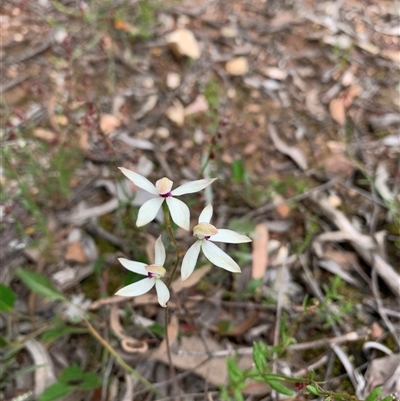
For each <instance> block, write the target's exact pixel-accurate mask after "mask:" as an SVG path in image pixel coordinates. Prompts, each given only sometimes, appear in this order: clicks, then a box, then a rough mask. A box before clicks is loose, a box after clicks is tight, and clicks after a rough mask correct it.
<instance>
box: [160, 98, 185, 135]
mask: <svg viewBox="0 0 400 401" xmlns="http://www.w3.org/2000/svg"><path fill="white" fill-rule="evenodd" d="M165 114H166V116H167V118H168V119H169V120H170V121H171V122H172V123H174V124H175V125H176V126H178V127H180V128H182V127H183V124H184V122H185V109H184V107H183V105H182V103H181V102H180V101H179V100H178V99H175V100H174V102H173V104H172V106H171V107H168V109H167V110H166V112H165Z"/></svg>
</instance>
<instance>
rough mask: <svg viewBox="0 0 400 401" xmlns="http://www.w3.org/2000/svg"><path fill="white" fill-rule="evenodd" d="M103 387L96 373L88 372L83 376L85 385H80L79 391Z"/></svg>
mask: <svg viewBox="0 0 400 401" xmlns="http://www.w3.org/2000/svg"><path fill="white" fill-rule="evenodd" d="M100 386H101V381H100V379H99V378H98V377H97V376H96V374H95V373H92V372H88V373H85V374H84V376H83V383H82V384H81V385H79V389H81V390H94V389H95V388H97V387H100Z"/></svg>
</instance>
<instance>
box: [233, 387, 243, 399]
mask: <svg viewBox="0 0 400 401" xmlns="http://www.w3.org/2000/svg"><path fill="white" fill-rule="evenodd" d="M233 396H234V397H235V400H236V401H244V398H243V395H242V392H241V391H240V390H239V389H237V388H235V389H234V390H233Z"/></svg>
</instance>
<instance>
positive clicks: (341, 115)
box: [329, 97, 346, 126]
mask: <svg viewBox="0 0 400 401" xmlns="http://www.w3.org/2000/svg"><path fill="white" fill-rule="evenodd" d="M329 111H330V113H331V117H332V118H333V119H334V120H335V121H336V122H337V123H338V124H339V125H341V126H344V125H345V124H346V110H345V108H344V99H343V98H341V97H338V98H336V99H332V100H331V102H330V103H329Z"/></svg>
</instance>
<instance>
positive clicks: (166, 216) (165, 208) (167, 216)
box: [162, 202, 183, 394]
mask: <svg viewBox="0 0 400 401" xmlns="http://www.w3.org/2000/svg"><path fill="white" fill-rule="evenodd" d="M162 206H163V212H164V219H165V227H166V229H167V231H168V235H169V237H170V238H171V241H172V243H173V244H174V247H175V250H176V261H175V265H174V267H173V269H172V273H171V275H170V276H169V279H168V282H167V287H168V289H170V287H171V284H172V282H173V280H174V277H175V274H176V271H177V269H178V266H179V264H180V262H181V260H182V257H183V254H182V253H181V251H180V249H179V245H178V242H177V241H176V238H175V235H174V232H173V230H172V224H171V216H170V214H169V210H168V205H167V204H166V202H163V205H162ZM168 320H169V317H168V307H166V308H165V309H164V332H165V343H166V345H167V355H168V363H169V368H170V371H171V376H172V380H173V383H174V384H173V386H174V391H175V392H176V394H178V382H177V379H176V372H175V369H174V364H173V363H172V355H171V347H170V343H169V336H168Z"/></svg>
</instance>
